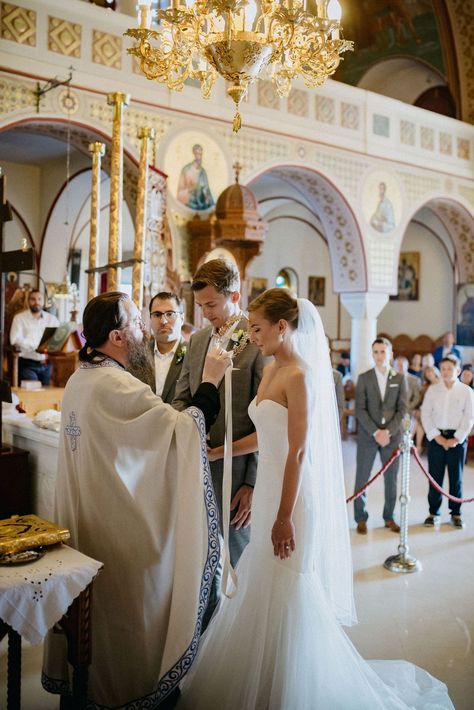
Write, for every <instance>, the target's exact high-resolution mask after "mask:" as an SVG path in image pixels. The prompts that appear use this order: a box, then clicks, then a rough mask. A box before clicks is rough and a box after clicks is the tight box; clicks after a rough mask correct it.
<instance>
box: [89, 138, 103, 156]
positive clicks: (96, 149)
mask: <svg viewBox="0 0 474 710" xmlns="http://www.w3.org/2000/svg"><path fill="white" fill-rule="evenodd" d="M89 153H92V154H94V153H97V154H98V155H105V143H101V142H100V141H95V142H94V143H89Z"/></svg>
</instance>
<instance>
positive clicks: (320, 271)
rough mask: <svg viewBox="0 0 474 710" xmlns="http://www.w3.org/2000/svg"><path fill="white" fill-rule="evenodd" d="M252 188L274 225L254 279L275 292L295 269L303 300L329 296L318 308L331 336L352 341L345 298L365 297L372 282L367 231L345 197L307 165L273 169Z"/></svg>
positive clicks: (251, 184) (255, 263) (251, 271)
mask: <svg viewBox="0 0 474 710" xmlns="http://www.w3.org/2000/svg"><path fill="white" fill-rule="evenodd" d="M248 187H249V188H250V189H251V190H252V192H253V193H254V194H255V196H256V198H257V200H258V204H259V212H260V215H261V217H262V218H263V219H264V220H265V221H266V222H268V223H269V232H268V235H267V237H266V240H265V244H264V247H263V252H262V254H261V256H258V257H256V258H255V260H254V261H253V262H252V263H251V264H250V266H249V270H248V276H249V278H250V279H251V280H252V279H255V280H256V281H258V280H259V279H260V280H263V282H265V281H266V283H267V286H268V287H271V286H274V285H275V279H276V277H277V275H278V274H279V272H280V271H281V270H282V269H291V270H292V272H293V273H294V274H295V275H296V277H297V279H294V281H295V282H296V280H297V282H298V295H300V296H302V297H309V296H311V297H312V296H313V295H314V294H315V293H318V294H321V293H322V294H323V297H322V299H321V297H319V298H318V302H317V303H316V305H317V306H318V308H319V309H320V313H321V317H322V319H323V322H324V324H325V328H326V331H327V334H328V335H329V336H330V337H331V338H335V339H341V338H343V337H345V338H346V340H347V341H348V340H349V339H350V331H351V323H350V318H349V316H348V314H347V313H345V311H344V309H341V307H340V302H339V294H340V293H345V292H359V291H365V290H366V289H367V281H368V280H367V267H366V259H365V253H364V248H363V241H362V235H361V231H360V228H359V225H358V222H357V220H356V218H355V215H354V213H353V211H352V208H351V206H350V205H349V203H348V201H347V199H346V198H345V196H344V194H343V192H342V191H341V190H340V189H339V188H338V187H337V186H336V185H335V184H334V183H333V182H332V181H331V180H330V179H329V178H328V177H327V176H326V175H323V174H322V173H321V172H319V171H316V170H314V169H313V168H311V167H310V166H307V165H276V166H272V167H269V168H267V169H266V170H264V171H261V172H260V173H258V174H257V175H255V176H252V177H251V179H250V181H249V183H248ZM315 279H319V281H318V289H315V288H314V284H315ZM321 279H322V281H321Z"/></svg>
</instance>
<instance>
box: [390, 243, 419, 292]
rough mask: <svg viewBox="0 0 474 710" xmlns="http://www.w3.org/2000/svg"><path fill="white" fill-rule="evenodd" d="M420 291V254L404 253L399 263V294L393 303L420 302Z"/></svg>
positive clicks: (416, 252) (414, 252)
mask: <svg viewBox="0 0 474 710" xmlns="http://www.w3.org/2000/svg"><path fill="white" fill-rule="evenodd" d="M419 289H420V252H419V251H402V252H400V260H399V262H398V293H396V294H395V295H393V296H390V300H391V301H418V300H419Z"/></svg>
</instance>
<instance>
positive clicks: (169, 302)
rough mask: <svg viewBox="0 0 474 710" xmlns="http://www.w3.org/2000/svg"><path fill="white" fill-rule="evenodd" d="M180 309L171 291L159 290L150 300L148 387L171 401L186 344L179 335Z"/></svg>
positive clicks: (181, 319)
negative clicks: (151, 375) (152, 376)
mask: <svg viewBox="0 0 474 710" xmlns="http://www.w3.org/2000/svg"><path fill="white" fill-rule="evenodd" d="M182 325H183V309H182V306H181V300H180V298H179V297H178V296H177V295H176V294H175V293H170V292H168V291H161V292H160V293H157V294H156V296H153V298H152V299H151V301H150V328H151V335H152V339H151V349H152V354H153V359H154V364H155V383H154V385H155V386H154V387H152V389H153V390H154V392H155V393H156V394H157V395H159V396H160V397H161V398H162V400H163V402H166V403H167V404H171V402H172V401H173V398H174V391H175V387H176V382H177V380H178V378H179V376H180V374H181V368H182V366H183V360H184V356H185V354H186V349H187V345H186V342H185V340H184V338H183V337H182V336H181V326H182Z"/></svg>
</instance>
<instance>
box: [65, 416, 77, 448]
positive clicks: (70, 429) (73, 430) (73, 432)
mask: <svg viewBox="0 0 474 710" xmlns="http://www.w3.org/2000/svg"><path fill="white" fill-rule="evenodd" d="M64 431H65V432H66V434H67V435H68V436H70V437H71V451H75V450H76V449H77V437H78V436H80V435H81V427H80V426H78V425H77V423H76V412H71V414H70V415H69V424H68V425H67V426H65V427H64Z"/></svg>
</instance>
